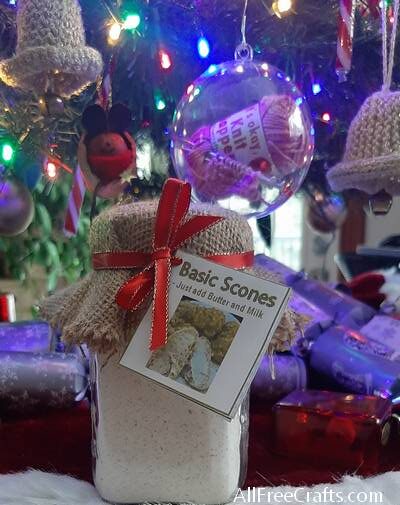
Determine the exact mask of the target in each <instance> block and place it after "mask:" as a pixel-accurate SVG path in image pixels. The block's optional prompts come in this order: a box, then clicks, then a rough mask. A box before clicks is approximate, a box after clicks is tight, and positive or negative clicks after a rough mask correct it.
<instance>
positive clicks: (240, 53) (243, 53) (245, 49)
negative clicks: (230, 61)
mask: <svg viewBox="0 0 400 505" xmlns="http://www.w3.org/2000/svg"><path fill="white" fill-rule="evenodd" d="M248 4H249V0H244V6H243V14H242V23H241V28H240V32H241V34H242V41H241V43H240V44H239V45H238V46H237V48H236V49H235V60H252V59H253V48H252V47H251V45H250V44H248V43H247V39H246V27H247V7H248Z"/></svg>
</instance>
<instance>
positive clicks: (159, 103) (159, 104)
mask: <svg viewBox="0 0 400 505" xmlns="http://www.w3.org/2000/svg"><path fill="white" fill-rule="evenodd" d="M166 106H167V104H166V103H165V101H164V100H163V99H162V98H157V100H156V109H157V110H164V109H165V107H166Z"/></svg>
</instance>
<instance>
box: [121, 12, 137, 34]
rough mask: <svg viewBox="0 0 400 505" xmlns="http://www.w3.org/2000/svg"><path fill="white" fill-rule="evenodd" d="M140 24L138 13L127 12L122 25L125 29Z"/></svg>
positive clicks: (131, 28)
mask: <svg viewBox="0 0 400 505" xmlns="http://www.w3.org/2000/svg"><path fill="white" fill-rule="evenodd" d="M139 25H140V16H139V14H129V15H128V16H126V18H125V21H124V24H123V27H124V28H125V30H136V28H137V27H138V26H139Z"/></svg>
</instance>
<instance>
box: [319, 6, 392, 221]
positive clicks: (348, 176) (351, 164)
mask: <svg viewBox="0 0 400 505" xmlns="http://www.w3.org/2000/svg"><path fill="white" fill-rule="evenodd" d="M393 4H394V7H393V23H392V26H391V34H390V44H388V16H387V5H386V2H382V8H381V15H382V63H383V72H382V74H383V86H382V90H381V91H378V92H377V93H374V94H373V95H371V96H370V97H368V98H367V99H366V100H365V102H364V103H363V105H362V106H361V109H360V110H359V112H358V114H357V115H356V117H355V118H354V119H353V121H352V123H351V125H350V129H349V132H348V136H347V142H346V149H345V153H344V156H343V160H342V162H341V163H339V164H337V165H336V166H334V167H333V168H331V169H330V170H329V172H328V175H327V177H328V181H329V183H330V185H331V187H332V189H333V190H334V191H343V190H344V189H359V190H361V191H364V192H365V193H368V194H369V195H374V197H373V198H372V200H374V199H375V198H376V197H375V195H377V196H378V197H379V198H378V199H379V202H382V201H383V200H387V197H388V196H389V195H398V194H400V92H398V91H396V92H392V91H390V86H391V84H392V74H393V66H394V53H395V48H396V36H397V25H398V18H399V9H400V0H394V2H393ZM388 47H389V51H388ZM378 194H379V195H378ZM387 201H389V200H387ZM378 207H379V209H380V210H379V211H378V212H377V213H385V212H382V211H381V210H382V209H383V207H382V205H381V204H380V203H379V205H378ZM386 208H388V205H386ZM389 208H390V205H389ZM371 209H372V210H373V211H374V212H375V210H374V205H371Z"/></svg>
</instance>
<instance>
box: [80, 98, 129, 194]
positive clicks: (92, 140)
mask: <svg viewBox="0 0 400 505" xmlns="http://www.w3.org/2000/svg"><path fill="white" fill-rule="evenodd" d="M130 122H131V113H130V111H129V109H127V108H126V107H125V106H124V105H122V104H116V105H114V106H113V107H111V109H110V111H108V112H107V111H105V110H104V109H103V108H102V107H100V106H99V105H92V106H90V107H88V108H87V109H86V110H85V112H84V114H83V118H82V123H83V125H84V127H85V130H86V134H85V135H84V136H83V138H82V140H81V143H80V147H79V152H78V159H79V164H80V167H81V169H82V172H83V175H84V180H85V185H86V187H87V188H88V189H89V191H95V190H96V193H97V194H98V196H101V197H103V198H114V197H116V196H118V195H119V194H120V193H121V192H122V191H123V188H124V184H126V183H124V182H123V181H122V180H121V178H120V176H121V174H123V173H124V172H126V171H127V170H131V171H132V177H135V175H136V144H135V141H134V140H133V138H132V137H131V136H130V135H129V133H128V132H127V130H128V128H129V125H130Z"/></svg>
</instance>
